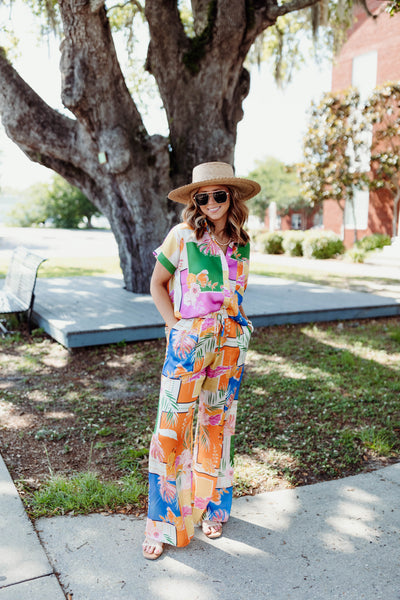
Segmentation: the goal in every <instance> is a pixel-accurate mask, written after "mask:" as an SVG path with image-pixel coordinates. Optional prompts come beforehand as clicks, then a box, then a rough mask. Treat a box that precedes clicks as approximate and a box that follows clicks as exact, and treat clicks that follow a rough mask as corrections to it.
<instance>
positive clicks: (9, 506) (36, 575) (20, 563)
mask: <svg viewBox="0 0 400 600" xmlns="http://www.w3.org/2000/svg"><path fill="white" fill-rule="evenodd" d="M64 597H65V596H64V593H63V591H62V588H61V587H60V584H59V583H58V581H57V578H56V576H55V574H54V571H53V568H52V567H51V565H50V563H49V560H48V558H47V556H46V553H45V551H44V550H43V548H42V546H41V544H40V541H39V538H38V536H37V534H36V532H35V530H34V528H33V526H32V523H31V522H30V520H29V518H28V516H27V515H26V513H25V509H24V506H23V504H22V501H21V499H20V497H19V495H18V492H17V490H16V488H15V485H14V483H13V481H12V479H11V477H10V475H9V473H8V470H7V468H6V466H5V464H4V462H3V459H2V458H1V456H0V600H39V599H40V600H62V599H63V598H64Z"/></svg>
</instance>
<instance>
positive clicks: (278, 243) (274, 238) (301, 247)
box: [254, 229, 390, 259]
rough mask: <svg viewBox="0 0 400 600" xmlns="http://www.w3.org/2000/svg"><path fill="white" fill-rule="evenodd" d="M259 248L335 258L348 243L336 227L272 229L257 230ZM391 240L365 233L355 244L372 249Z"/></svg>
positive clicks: (270, 251)
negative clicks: (343, 239)
mask: <svg viewBox="0 0 400 600" xmlns="http://www.w3.org/2000/svg"><path fill="white" fill-rule="evenodd" d="M254 241H255V245H256V248H257V249H258V250H259V251H260V252H264V253H266V254H288V255H289V256H305V257H306V258H322V259H324V258H335V256H339V255H340V254H344V252H345V247H344V244H343V242H342V240H341V239H340V237H339V236H338V235H337V234H336V233H334V232H333V231H325V230H321V229H310V230H308V231H294V230H289V231H273V232H267V233H258V234H257V235H256V236H255V238H254ZM386 244H390V237H389V236H386V235H381V234H373V235H369V236H366V237H365V238H363V239H362V240H360V241H359V242H357V244H355V247H356V249H357V251H364V252H369V251H371V250H375V249H376V248H382V247H383V246H384V245H386Z"/></svg>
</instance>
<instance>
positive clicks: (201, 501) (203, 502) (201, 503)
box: [194, 496, 210, 510]
mask: <svg viewBox="0 0 400 600" xmlns="http://www.w3.org/2000/svg"><path fill="white" fill-rule="evenodd" d="M209 501H210V498H198V497H197V496H196V497H195V499H194V507H195V508H199V509H200V510H205V509H206V508H207V504H208V503H209Z"/></svg>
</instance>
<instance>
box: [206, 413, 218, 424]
mask: <svg viewBox="0 0 400 600" xmlns="http://www.w3.org/2000/svg"><path fill="white" fill-rule="evenodd" d="M208 420H209V423H210V425H218V424H219V423H220V422H221V415H214V416H213V417H209V419H208Z"/></svg>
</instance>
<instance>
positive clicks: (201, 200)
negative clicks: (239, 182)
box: [194, 190, 228, 206]
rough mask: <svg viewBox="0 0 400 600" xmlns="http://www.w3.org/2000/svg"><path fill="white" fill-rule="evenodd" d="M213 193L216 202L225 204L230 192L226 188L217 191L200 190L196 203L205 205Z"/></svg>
mask: <svg viewBox="0 0 400 600" xmlns="http://www.w3.org/2000/svg"><path fill="white" fill-rule="evenodd" d="M211 194H212V196H213V198H214V200H215V202H217V204H223V203H224V202H226V201H227V199H228V193H227V192H225V190H218V191H217V192H210V193H207V192H200V193H199V194H195V196H194V199H195V200H196V204H197V205H198V206H205V205H206V204H207V203H208V197H209V196H210V195H211Z"/></svg>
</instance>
